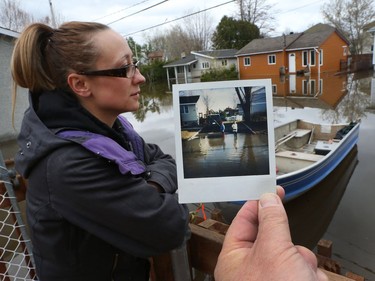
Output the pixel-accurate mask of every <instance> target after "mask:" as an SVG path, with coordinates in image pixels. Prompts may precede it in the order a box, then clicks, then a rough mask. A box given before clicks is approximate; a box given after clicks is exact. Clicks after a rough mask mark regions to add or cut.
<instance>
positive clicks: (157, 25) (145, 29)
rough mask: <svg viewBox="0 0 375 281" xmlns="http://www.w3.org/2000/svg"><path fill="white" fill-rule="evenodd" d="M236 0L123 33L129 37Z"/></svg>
mask: <svg viewBox="0 0 375 281" xmlns="http://www.w3.org/2000/svg"><path fill="white" fill-rule="evenodd" d="M234 1H236V0H231V1H228V2H225V3H222V4H219V5H216V6H213V7H210V8H207V9H204V10H201V11H198V12H194V13H192V14H188V15H185V16H182V17H179V18H176V19H173V20H170V21H166V22H163V23H159V24H156V25H153V26H150V27H147V28H144V29H142V30H139V31H135V32H132V33H128V34H126V35H123V36H124V37H127V36H130V35H134V34H137V33H140V32H144V31H147V30H150V29H153V28H155V27H159V26H162V25H165V24H168V23H171V22H175V21H178V20H181V19H184V18H187V17H190V16H194V15H196V14H199V13H202V12H206V11H208V10H211V9H214V8H217V7H220V6H223V5H226V4H229V3H232V2H234Z"/></svg>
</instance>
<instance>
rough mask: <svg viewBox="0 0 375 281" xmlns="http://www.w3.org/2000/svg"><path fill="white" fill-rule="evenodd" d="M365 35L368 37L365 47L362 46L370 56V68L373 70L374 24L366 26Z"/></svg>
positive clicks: (374, 59)
mask: <svg viewBox="0 0 375 281" xmlns="http://www.w3.org/2000/svg"><path fill="white" fill-rule="evenodd" d="M366 33H367V34H368V36H367V37H366V39H367V40H366V43H367V44H366V45H365V46H364V47H365V48H366V49H365V51H367V52H368V53H369V54H370V55H371V56H372V59H371V61H372V66H373V68H374V70H375V22H372V23H371V24H369V25H368V27H367V28H366Z"/></svg>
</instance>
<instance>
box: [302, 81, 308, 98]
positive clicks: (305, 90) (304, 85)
mask: <svg viewBox="0 0 375 281" xmlns="http://www.w3.org/2000/svg"><path fill="white" fill-rule="evenodd" d="M308 93H309V81H308V80H302V95H307V94H308Z"/></svg>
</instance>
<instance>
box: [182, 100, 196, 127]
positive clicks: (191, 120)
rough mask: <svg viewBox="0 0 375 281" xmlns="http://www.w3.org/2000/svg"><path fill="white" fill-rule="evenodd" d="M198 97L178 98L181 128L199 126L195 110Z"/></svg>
mask: <svg viewBox="0 0 375 281" xmlns="http://www.w3.org/2000/svg"><path fill="white" fill-rule="evenodd" d="M198 100H199V95H198V96H181V97H180V116H181V127H191V126H198V125H199V116H198V109H197V102H198Z"/></svg>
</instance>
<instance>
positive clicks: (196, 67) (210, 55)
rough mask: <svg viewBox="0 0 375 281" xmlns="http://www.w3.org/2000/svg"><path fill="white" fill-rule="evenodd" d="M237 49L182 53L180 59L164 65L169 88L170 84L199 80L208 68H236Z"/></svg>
mask: <svg viewBox="0 0 375 281" xmlns="http://www.w3.org/2000/svg"><path fill="white" fill-rule="evenodd" d="M237 51H238V50H236V49H223V50H213V51H199V52H191V53H190V54H189V55H185V54H183V55H182V56H181V59H179V60H177V61H174V62H171V63H168V64H166V65H164V68H166V69H167V79H168V87H169V88H170V85H171V84H185V83H194V82H200V78H201V76H202V74H203V73H204V72H205V71H207V70H210V69H217V68H227V69H230V68H231V67H232V66H234V67H235V68H236V69H237V58H236V57H235V54H236V52H237ZM171 72H172V73H171ZM171 76H173V77H174V78H171Z"/></svg>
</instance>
